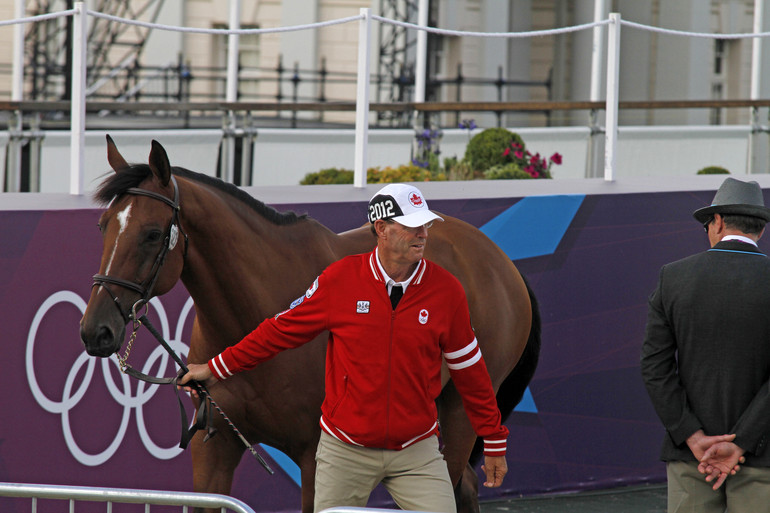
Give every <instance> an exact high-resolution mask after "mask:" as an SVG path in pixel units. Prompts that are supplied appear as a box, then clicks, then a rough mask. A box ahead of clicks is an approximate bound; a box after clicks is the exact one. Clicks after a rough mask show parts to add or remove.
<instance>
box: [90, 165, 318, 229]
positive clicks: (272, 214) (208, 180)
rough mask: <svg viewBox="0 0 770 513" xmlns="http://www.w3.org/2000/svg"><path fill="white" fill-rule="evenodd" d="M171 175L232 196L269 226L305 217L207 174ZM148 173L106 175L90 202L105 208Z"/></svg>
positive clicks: (178, 171) (142, 168) (143, 168)
mask: <svg viewBox="0 0 770 513" xmlns="http://www.w3.org/2000/svg"><path fill="white" fill-rule="evenodd" d="M171 172H172V173H173V174H175V175H177V176H181V177H184V178H189V179H191V180H194V181H196V182H200V183H202V184H204V185H208V186H210V187H213V188H215V189H217V190H219V191H222V192H224V193H225V194H229V195H230V196H233V197H234V198H235V199H237V200H239V201H241V202H242V203H244V204H246V205H248V206H249V207H251V208H252V209H253V210H254V211H256V212H257V213H258V214H259V215H261V216H262V217H264V218H265V219H267V220H268V221H270V222H271V223H273V224H277V225H288V224H294V223H296V222H297V221H299V220H300V219H304V218H306V217H307V215H306V214H303V215H297V214H295V213H294V212H279V211H277V210H276V209H274V208H273V207H270V206H268V205H265V204H264V203H262V202H261V201H259V200H257V199H255V198H254V197H253V196H251V195H249V194H247V193H246V192H244V191H243V190H241V189H239V188H238V187H236V186H235V185H233V184H231V183H227V182H223V181H222V180H219V179H218V178H213V177H211V176H209V175H204V174H203V173H196V172H195V171H190V170H189V169H185V168H183V167H172V168H171ZM150 174H151V171H150V166H149V165H147V164H135V165H132V166H129V167H127V168H125V169H121V170H120V172H119V173H110V176H108V177H107V178H106V179H105V180H104V181H103V182H102V183H101V184H100V185H99V187H98V188H97V189H96V192H95V193H94V200H95V201H96V202H97V203H98V204H100V205H102V206H105V205H107V204H109V203H110V202H111V201H112V199H113V198H114V197H116V196H120V195H121V194H123V193H125V192H126V190H128V189H130V188H131V187H138V186H139V184H140V183H142V181H144V179H145V178H147V177H148V176H149V175H150Z"/></svg>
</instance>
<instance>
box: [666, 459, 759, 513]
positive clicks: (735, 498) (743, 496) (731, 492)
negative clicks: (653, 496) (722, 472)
mask: <svg viewBox="0 0 770 513" xmlns="http://www.w3.org/2000/svg"><path fill="white" fill-rule="evenodd" d="M666 474H667V475H668V513H725V511H727V512H728V513H758V512H760V511H768V510H770V468H766V467H744V466H742V467H741V469H740V470H739V471H738V473H737V474H735V475H734V476H730V477H728V478H727V480H726V481H725V482H724V484H722V486H721V487H720V488H719V489H718V490H716V491H714V490H712V489H711V486H712V483H707V482H706V476H704V475H703V474H701V473H700V472H698V464H697V463H694V462H685V461H670V462H668V464H667V465H666Z"/></svg>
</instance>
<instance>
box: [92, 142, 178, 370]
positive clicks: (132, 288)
mask: <svg viewBox="0 0 770 513" xmlns="http://www.w3.org/2000/svg"><path fill="white" fill-rule="evenodd" d="M107 160H108V162H109V163H110V166H111V167H112V169H113V170H114V171H115V174H114V175H111V176H110V177H108V178H107V179H106V180H105V181H104V182H102V184H101V185H100V187H99V189H98V191H97V193H96V196H95V198H96V200H97V201H99V202H101V203H103V204H107V203H109V204H108V206H107V209H106V211H105V212H104V214H102V216H101V218H100V219H99V229H100V230H101V232H102V238H103V240H104V249H103V252H102V261H101V266H100V268H99V274H97V275H95V276H94V285H93V287H92V289H91V297H90V299H89V301H88V306H87V307H86V311H85V314H84V315H83V318H82V319H81V321H80V338H81V339H82V340H83V344H85V347H86V351H87V352H88V354H90V355H92V356H102V357H106V356H110V355H111V354H113V353H115V352H117V351H118V350H119V349H120V347H121V345H122V344H123V339H124V338H125V332H126V330H125V328H126V325H127V324H128V322H129V321H130V320H132V319H135V318H136V317H137V316H139V315H141V312H140V309H141V307H142V306H144V305H145V304H146V302H147V301H149V300H150V298H151V297H152V296H156V295H161V294H164V293H166V292H168V291H169V290H170V289H171V288H172V287H173V286H174V284H175V283H176V282H177V280H178V279H179V276H180V274H181V272H182V267H183V266H184V258H185V253H186V251H187V241H186V235H184V232H183V231H182V229H181V227H180V226H179V187H178V185H177V183H176V179H175V178H174V177H173V176H172V174H171V166H170V165H169V161H168V156H167V155H166V151H165V150H164V149H163V146H161V145H160V144H159V143H158V142H156V141H152V150H151V151H150V158H149V165H144V164H142V165H129V164H128V163H127V162H126V160H125V159H124V158H123V156H122V155H121V154H120V153H119V152H118V149H117V148H116V146H115V143H114V142H113V141H112V138H110V136H109V135H108V136H107Z"/></svg>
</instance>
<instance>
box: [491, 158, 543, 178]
mask: <svg viewBox="0 0 770 513" xmlns="http://www.w3.org/2000/svg"><path fill="white" fill-rule="evenodd" d="M484 177H485V178H486V179H488V180H522V179H527V178H529V179H532V178H533V177H532V175H530V174H529V173H527V172H526V171H524V170H523V169H521V167H519V165H518V164H515V163H513V162H510V163H508V164H502V165H499V166H492V167H490V168H489V169H487V170H486V171H484Z"/></svg>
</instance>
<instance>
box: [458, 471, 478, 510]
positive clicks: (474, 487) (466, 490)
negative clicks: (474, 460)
mask: <svg viewBox="0 0 770 513" xmlns="http://www.w3.org/2000/svg"><path fill="white" fill-rule="evenodd" d="M455 502H456V503H457V513H473V512H477V511H479V510H480V506H479V478H478V476H477V475H476V471H475V470H474V469H473V467H471V465H470V463H469V464H467V465H465V470H464V471H463V475H462V477H461V478H460V482H459V483H457V485H456V486H455Z"/></svg>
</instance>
